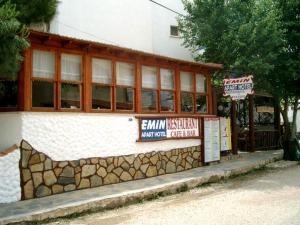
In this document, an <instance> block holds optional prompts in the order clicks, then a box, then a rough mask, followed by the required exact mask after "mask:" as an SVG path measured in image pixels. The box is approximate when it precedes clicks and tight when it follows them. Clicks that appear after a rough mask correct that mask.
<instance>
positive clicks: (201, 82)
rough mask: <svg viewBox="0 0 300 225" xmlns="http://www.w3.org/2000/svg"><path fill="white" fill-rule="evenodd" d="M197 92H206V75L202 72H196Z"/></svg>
mask: <svg viewBox="0 0 300 225" xmlns="http://www.w3.org/2000/svg"><path fill="white" fill-rule="evenodd" d="M196 92H200V93H205V92H206V77H205V76H203V75H202V74H196Z"/></svg>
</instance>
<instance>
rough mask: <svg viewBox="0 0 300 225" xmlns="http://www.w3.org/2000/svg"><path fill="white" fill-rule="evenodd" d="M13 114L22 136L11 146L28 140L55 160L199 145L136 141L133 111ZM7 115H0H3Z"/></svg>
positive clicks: (190, 140) (136, 131) (196, 140)
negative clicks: (122, 112)
mask: <svg viewBox="0 0 300 225" xmlns="http://www.w3.org/2000/svg"><path fill="white" fill-rule="evenodd" d="M8 114H9V113H8ZM12 115H14V116H15V119H16V121H19V122H20V125H19V127H20V134H21V135H20V136H18V137H15V138H14V139H11V144H10V146H11V145H12V144H14V143H20V141H21V139H25V140H26V141H28V142H29V143H30V144H31V145H32V146H33V147H34V148H36V149H37V150H39V151H42V152H44V153H45V154H47V155H49V156H50V157H51V158H52V159H54V160H75V159H80V158H88V157H106V156H117V155H127V154H137V153H145V152H151V151H167V150H171V149H174V148H183V147H189V146H195V145H199V144H200V140H198V139H187V140H165V141H158V142H143V143H141V142H136V140H137V139H138V120H137V119H136V118H135V117H134V115H132V114H115V113H114V114H106V113H71V112H70V113H62V112H59V113H54V112H52V113H51V112H49V113H46V112H20V113H15V114H12ZM7 116H8V115H6V113H1V114H0V118H1V117H7ZM4 133H11V134H10V135H11V136H13V135H14V134H15V132H11V131H10V129H7V130H0V137H1V136H2V135H3V134H4ZM0 143H1V142H0Z"/></svg>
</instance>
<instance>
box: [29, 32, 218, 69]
mask: <svg viewBox="0 0 300 225" xmlns="http://www.w3.org/2000/svg"><path fill="white" fill-rule="evenodd" d="M29 39H30V42H31V45H32V47H34V46H43V47H52V48H58V49H60V48H61V49H70V50H77V51H80V52H88V53H91V54H93V53H94V54H101V55H103V56H110V57H115V58H120V59H122V58H124V59H131V60H140V61H143V62H149V63H151V64H159V65H167V66H170V65H172V66H175V65H178V66H180V68H181V69H188V70H190V69H191V70H199V71H206V72H207V73H209V74H210V73H211V72H214V71H216V70H221V69H222V68H223V65H222V64H216V63H202V62H191V61H185V60H181V59H175V58H171V57H166V56H161V55H156V54H151V53H147V52H143V51H137V50H133V49H129V48H123V47H119V46H114V45H109V44H104V43H100V42H94V41H87V40H82V39H77V38H73V37H67V36H62V35H57V34H52V33H46V32H39V31H33V30H31V31H30V35H29Z"/></svg>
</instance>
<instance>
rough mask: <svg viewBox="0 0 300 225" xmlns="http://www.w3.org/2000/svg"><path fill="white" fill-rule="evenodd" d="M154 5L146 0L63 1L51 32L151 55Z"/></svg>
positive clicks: (52, 24)
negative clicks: (152, 9)
mask: <svg viewBox="0 0 300 225" xmlns="http://www.w3.org/2000/svg"><path fill="white" fill-rule="evenodd" d="M150 6H151V5H150V4H149V2H148V1H145V0H142V1H141V0H122V1H120V0H109V1H106V0H89V1H82V0H62V1H60V4H59V5H58V13H57V15H56V17H55V18H54V20H53V21H52V23H51V26H50V28H51V30H50V31H51V32H54V33H58V34H61V35H67V36H71V37H76V38H81V39H88V40H93V41H98V42H103V43H108V44H114V45H119V46H122V47H127V48H133V49H139V50H143V51H147V52H151V51H152V41H151V38H152V30H151V29H152V28H151V7H150Z"/></svg>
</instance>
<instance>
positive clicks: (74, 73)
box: [61, 54, 81, 80]
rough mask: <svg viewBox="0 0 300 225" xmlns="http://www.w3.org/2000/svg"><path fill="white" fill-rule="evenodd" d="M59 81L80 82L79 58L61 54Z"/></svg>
mask: <svg viewBox="0 0 300 225" xmlns="http://www.w3.org/2000/svg"><path fill="white" fill-rule="evenodd" d="M61 79H62V80H81V56H79V55H69V54H61Z"/></svg>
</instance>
